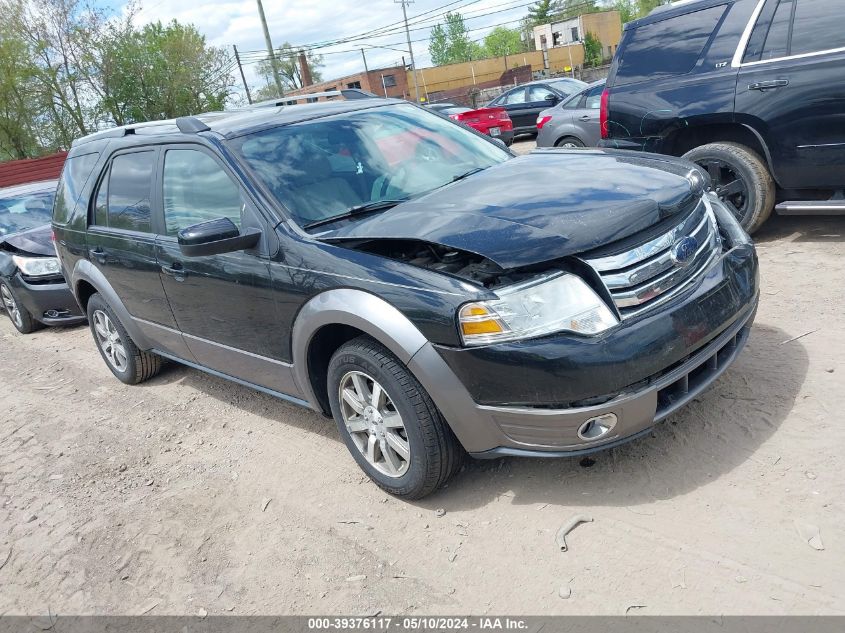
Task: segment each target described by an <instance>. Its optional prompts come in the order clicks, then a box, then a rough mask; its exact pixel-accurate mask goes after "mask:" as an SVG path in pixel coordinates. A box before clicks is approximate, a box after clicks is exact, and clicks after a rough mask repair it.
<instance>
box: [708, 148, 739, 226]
mask: <svg viewBox="0 0 845 633" xmlns="http://www.w3.org/2000/svg"><path fill="white" fill-rule="evenodd" d="M696 162H697V163H698V164H699V165H700V166H702V167H704V168H705V169H706V170H707V173H708V174H710V180H712V181H713V191H715V192H716V195H717V196H719V200H721V201H722V202H724V203H725V204H726V205H727V206H728V209H730V211H731V213H733V214H734V216H735V217H737V218H738V219H740V220H741V219H742V218H743V217H745V214H746V213H747V211H748V185H746V183H745V181H744V180H743V179H742V178H741V177H740V176H739V174H738V173H737V172H736V169H734V167H733V166H732V165H730V164H729V163H726V162H725V161H723V160H719V159H716V158H706V159H704V160H699V161H696Z"/></svg>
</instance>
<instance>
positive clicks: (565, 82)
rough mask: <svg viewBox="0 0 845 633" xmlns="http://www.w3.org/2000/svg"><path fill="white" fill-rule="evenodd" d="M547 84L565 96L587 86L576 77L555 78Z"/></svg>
mask: <svg viewBox="0 0 845 633" xmlns="http://www.w3.org/2000/svg"><path fill="white" fill-rule="evenodd" d="M549 85H550V86H551V87H552V88H554V89H555V90H557V91H558V92H559V93H561V94H562V95H563V96H565V97H568V96H569V95H571V94H575V93H576V92H581V91H582V90H583V89H584V88H586V87H587V84H586V83H584V82H583V81H579V80H577V79H557V80H555V81H550V82H549Z"/></svg>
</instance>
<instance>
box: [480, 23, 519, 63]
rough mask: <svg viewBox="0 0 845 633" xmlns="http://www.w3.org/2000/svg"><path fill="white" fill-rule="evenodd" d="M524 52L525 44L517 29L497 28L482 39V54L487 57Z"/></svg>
mask: <svg viewBox="0 0 845 633" xmlns="http://www.w3.org/2000/svg"><path fill="white" fill-rule="evenodd" d="M525 50H526V49H525V42H523V40H522V34H521V33H520V32H519V29H508V28H505V27H503V26H497V27H496V28H495V29H493V30H492V31H490V33H488V34H487V36H486V37H485V38H484V52H485V53H486V54H487V56H488V57H501V56H502V55H514V54H516V53H522V52H523V51H525Z"/></svg>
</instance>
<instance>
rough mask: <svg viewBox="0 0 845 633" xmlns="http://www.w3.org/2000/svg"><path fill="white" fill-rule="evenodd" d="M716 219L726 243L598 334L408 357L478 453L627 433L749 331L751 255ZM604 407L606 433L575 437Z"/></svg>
mask: <svg viewBox="0 0 845 633" xmlns="http://www.w3.org/2000/svg"><path fill="white" fill-rule="evenodd" d="M720 227H721V229H722V231H723V233H724V234H725V235H726V237H727V240H728V243H729V244H730V246H731V247H730V249H729V250H727V251H726V252H723V253H722V254H721V256H720V257H717V258H716V259H715V260H714V261H713V263H712V264H711V265H710V267H709V268H708V269H707V270H706V271H704V272H703V273H702V274H701V276H700V278H699V281H698V282H697V284H696V286H695V287H694V288H691V289H690V290H689V291H688V292H687V294H685V295H684V296H680V297H678V298H677V299H675V300H673V301H671V302H669V303H667V304H665V305H664V306H661V307H659V308H657V309H655V310H654V311H653V312H652V313H644V314H643V315H642V317H637V318H634V319H632V320H631V322H630V323H628V322H623V323H622V324H621V325H620V326H618V327H617V328H614V329H613V330H611V331H609V332H608V333H607V335H605V336H603V337H598V338H590V337H577V336H571V335H559V336H552V337H544V338H540V339H535V340H529V341H522V342H519V343H512V344H502V345H492V346H488V347H482V348H474V349H454V348H445V347H437V346H434V345H431V344H429V345H426V346H424V347H423V348H422V349H421V350H420V351H419V352H417V354H416V355H415V356H414V357H413V358H412V359H411V362H410V363H409V367H410V368H411V370H412V371H413V372H414V374H415V375H416V376H417V378H418V379H419V380H420V382H421V383H422V384H423V386H424V387H426V389H427V390H428V392H429V394H430V395H431V396H432V399H433V400H434V402H435V403H436V404H437V406H438V407H439V408H440V410H441V412H442V413H443V414H444V416H445V418H446V419H447V420H448V421H449V423H450V425H451V427H452V429H453V431H454V432H455V434H456V435H457V437H458V439H459V440H460V441H461V443H462V444H463V446H464V448H465V449H466V450H467V451H468V452H470V453H471V454H473V455H475V456H476V457H496V456H500V455H524V456H536V457H539V456H543V457H557V456H572V455H578V454H582V453H586V452H592V451H595V450H600V449H604V448H609V447H611V446H614V445H617V444H620V443H622V442H625V441H629V440H631V439H634V438H635V437H638V436H639V435H641V434H643V433H645V432H647V431H648V429H649V428H650V427H651V426H653V425H654V424H655V423H656V422H658V421H660V420H662V419H664V418H665V417H667V416H668V415H670V414H672V413H673V412H674V411H676V410H677V409H678V408H680V407H682V406H684V404H686V403H687V402H689V401H690V400H691V399H692V398H694V397H695V396H696V395H698V394H699V393H701V392H702V391H704V390H705V389H706V388H707V387H708V386H709V385H710V384H711V383H712V382H713V381H714V380H716V378H718V377H719V376H720V375H721V374H722V373H723V372H724V371H725V370H726V369H727V368H728V367H729V366H730V365H731V364H732V363H733V361H734V360H735V359H736V357H737V355H738V354H739V352H740V351H741V350H742V348H743V347H744V345H745V343H746V341H747V340H748V335H749V332H750V328H751V324H752V323H753V320H754V316H755V314H756V309H757V301H758V294H759V291H758V276H757V258H756V254H755V252H754V247H753V245H752V243H751V241H750V239H749V238H748V237H747V236H746V235H745V234H744V233H743V232H742V230H741V229H740V228H739V227H738V225H736V223H735V221H733V219H732V218H728V217H724V218H720ZM514 403H517V404H514ZM610 413H612V414H614V415H615V416H616V424H615V426H613V428H612V430H611V431H610V432H608V433H607V434H605V435H603V436H601V437H600V438H598V439H595V440H589V439H582V437H580V436H579V433H578V431H579V429H580V428H581V427H582V426H583V425H584V424H585V423H586V422H588V421H589V420H591V419H594V418H596V417H598V416H602V415H604V414H610Z"/></svg>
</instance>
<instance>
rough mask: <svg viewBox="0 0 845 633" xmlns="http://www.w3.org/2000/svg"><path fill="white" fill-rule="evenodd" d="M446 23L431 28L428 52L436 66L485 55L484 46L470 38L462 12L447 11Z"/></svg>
mask: <svg viewBox="0 0 845 633" xmlns="http://www.w3.org/2000/svg"><path fill="white" fill-rule="evenodd" d="M444 18H445V20H446V21H445V23H444V24H435V25H434V27H433V28H432V29H431V36H430V39H429V43H428V52H429V55H431V61H432V63H433V64H434V65H435V66H443V65H444V64H456V63H458V62H468V61H470V60H472V59H479V58H480V57H483V56H484V51H483V50H482V48H481V47H480V46H479V45H478V44H476V43H475V42H473V41H472V40H470V39H469V31H468V30H467V28H466V24H464V18H463V16H462V15H461V14H460V13H457V12H456V13H447V14H446V15H445V16H444Z"/></svg>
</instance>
